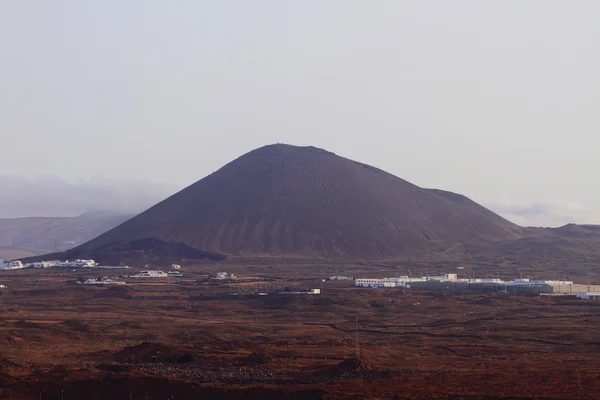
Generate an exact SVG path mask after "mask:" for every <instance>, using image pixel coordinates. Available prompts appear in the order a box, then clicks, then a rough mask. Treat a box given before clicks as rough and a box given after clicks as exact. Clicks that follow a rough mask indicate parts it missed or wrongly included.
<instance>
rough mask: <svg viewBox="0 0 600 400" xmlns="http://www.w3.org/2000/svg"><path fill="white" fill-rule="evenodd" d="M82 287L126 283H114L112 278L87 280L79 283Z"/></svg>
mask: <svg viewBox="0 0 600 400" xmlns="http://www.w3.org/2000/svg"><path fill="white" fill-rule="evenodd" d="M77 283H78V284H80V285H125V282H121V281H113V280H112V279H110V278H98V279H94V278H92V279H86V280H85V281H83V282H77Z"/></svg>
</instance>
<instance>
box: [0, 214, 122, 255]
mask: <svg viewBox="0 0 600 400" xmlns="http://www.w3.org/2000/svg"><path fill="white" fill-rule="evenodd" d="M129 218H131V215H115V214H114V213H108V212H93V213H89V214H88V213H86V214H84V215H81V216H78V217H63V218H58V217H57V218H44V217H31V218H0V258H4V259H16V258H24V257H30V256H33V255H38V254H45V253H49V252H52V251H55V250H58V251H64V250H67V249H70V248H72V247H75V246H77V245H80V244H82V243H85V242H86V241H88V240H90V239H92V238H94V237H96V236H98V235H100V234H102V233H104V232H106V231H108V230H110V229H112V228H114V227H115V226H117V225H119V224H121V223H122V222H124V221H126V220H128V219H129Z"/></svg>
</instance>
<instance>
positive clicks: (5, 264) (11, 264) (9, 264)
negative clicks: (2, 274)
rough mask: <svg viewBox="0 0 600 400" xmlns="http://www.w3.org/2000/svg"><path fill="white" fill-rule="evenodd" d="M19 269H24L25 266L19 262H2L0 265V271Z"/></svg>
mask: <svg viewBox="0 0 600 400" xmlns="http://www.w3.org/2000/svg"><path fill="white" fill-rule="evenodd" d="M21 268H25V266H24V265H23V263H22V262H21V261H19V260H15V261H8V262H6V261H2V263H1V264H0V269H4V270H8V269H21Z"/></svg>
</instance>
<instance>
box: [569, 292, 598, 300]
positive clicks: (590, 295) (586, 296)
mask: <svg viewBox="0 0 600 400" xmlns="http://www.w3.org/2000/svg"><path fill="white" fill-rule="evenodd" d="M575 296H577V298H578V299H582V300H600V292H577V293H576V294H575Z"/></svg>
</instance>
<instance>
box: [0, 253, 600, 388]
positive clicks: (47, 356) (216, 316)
mask: <svg viewBox="0 0 600 400" xmlns="http://www.w3.org/2000/svg"><path fill="white" fill-rule="evenodd" d="M416 267H418V269H419V274H426V273H428V272H454V271H450V270H449V269H450V268H451V263H444V264H423V265H419V266H415V268H416ZM496 267H497V266H495V265H490V266H487V267H486V266H483V265H482V266H479V267H478V274H484V273H485V272H486V271H488V272H491V271H492V270H494V269H495V268H496ZM454 268H456V267H454ZM374 269H377V270H378V271H380V272H374V273H373V275H377V276H386V275H387V276H389V275H391V274H394V275H395V274H405V273H408V272H409V268H408V267H407V266H406V264H402V265H393V264H381V265H375V266H372V270H374ZM519 269H520V268H519ZM221 270H223V271H228V272H232V273H234V274H236V275H237V276H238V279H236V280H235V281H231V282H213V281H210V280H208V279H207V278H208V276H209V275H211V274H213V273H215V272H217V271H221ZM580 270H581V269H580ZM132 271H136V270H112V271H111V272H109V274H112V275H115V274H124V273H127V274H129V273H131V272H132ZM361 271H362V272H361ZM364 271H365V265H364V264H335V263H320V262H314V261H313V262H304V261H295V262H292V261H290V260H259V261H249V260H238V261H228V262H226V263H213V262H206V263H204V264H196V265H190V266H184V267H183V269H182V272H183V273H184V276H183V277H180V278H169V279H166V278H165V279H162V278H161V279H153V280H150V279H146V280H143V279H137V280H136V279H133V278H129V279H126V281H127V282H128V284H127V285H126V286H113V287H92V286H84V285H78V284H76V283H75V282H76V281H77V280H78V279H81V278H84V277H85V278H88V277H93V276H103V275H106V274H107V271H106V270H89V269H88V270H75V271H73V270H71V269H56V268H51V269H45V270H32V269H25V270H19V271H3V272H2V275H0V284H3V285H6V286H7V287H8V288H7V289H5V290H2V296H0V309H1V313H0V346H1V347H0V365H1V371H0V398H6V399H38V398H42V399H81V398H87V399H109V398H110V399H149V400H150V399H171V398H172V399H200V398H206V399H209V398H210V399H212V398H215V399H219V398H223V399H224V398H238V399H283V398H290V399H320V398H322V399H338V398H340V399H343V398H349V399H364V398H368V399H394V398H442V399H446V398H523V399H525V398H531V399H532V398H535V399H545V398H563V399H571V398H597V397H598V393H600V357H599V356H600V337H599V336H598V326H600V303H598V302H593V301H581V300H576V299H574V298H568V297H564V298H559V297H554V298H550V299H549V298H548V297H539V296H511V295H506V294H500V293H476V292H464V293H459V292H450V291H415V290H412V291H411V290H401V289H365V288H354V287H353V286H352V281H325V282H323V278H326V277H328V276H330V275H350V276H353V275H354V276H356V275H359V274H360V276H365V273H364ZM500 272H501V274H507V276H508V274H511V273H512V271H511V270H510V268H508V267H506V268H505V269H504V270H502V271H500ZM412 273H413V274H416V272H414V271H413V272H412ZM465 273H468V272H465ZM538 273H543V271H540V270H538ZM307 288H320V289H321V291H322V293H321V294H320V295H293V294H277V293H280V292H285V291H294V290H296V289H307ZM258 293H268V294H267V295H258ZM357 326H358V329H356V328H357ZM357 352H358V357H357Z"/></svg>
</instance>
